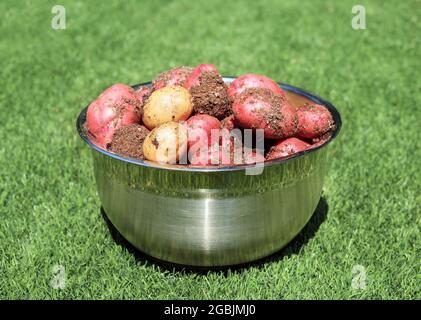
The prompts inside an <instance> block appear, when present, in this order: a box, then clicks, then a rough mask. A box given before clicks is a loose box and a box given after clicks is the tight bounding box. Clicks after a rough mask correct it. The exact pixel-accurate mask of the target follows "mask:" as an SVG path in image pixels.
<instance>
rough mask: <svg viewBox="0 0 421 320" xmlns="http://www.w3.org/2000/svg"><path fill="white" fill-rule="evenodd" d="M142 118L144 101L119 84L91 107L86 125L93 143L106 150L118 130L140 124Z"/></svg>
mask: <svg viewBox="0 0 421 320" xmlns="http://www.w3.org/2000/svg"><path fill="white" fill-rule="evenodd" d="M141 116H142V101H140V100H139V98H138V97H137V95H136V93H135V91H134V90H133V89H132V88H131V87H129V86H127V85H125V84H122V83H117V84H114V85H112V86H111V87H109V88H108V89H106V90H105V91H104V92H102V93H101V94H100V95H99V97H98V98H97V99H95V101H93V102H92V103H91V104H90V105H89V107H88V110H87V113H86V124H85V125H86V129H87V130H88V132H89V134H90V135H91V140H92V142H93V143H94V144H96V145H97V146H99V147H101V148H104V149H106V148H107V147H108V145H109V144H110V143H111V141H112V138H113V135H114V132H115V131H116V130H117V129H118V128H120V127H122V126H125V125H130V124H134V123H138V122H139V121H140V118H141Z"/></svg>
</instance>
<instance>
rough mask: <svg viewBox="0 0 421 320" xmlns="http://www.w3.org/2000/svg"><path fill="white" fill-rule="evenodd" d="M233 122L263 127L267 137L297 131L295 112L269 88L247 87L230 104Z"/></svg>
mask: <svg viewBox="0 0 421 320" xmlns="http://www.w3.org/2000/svg"><path fill="white" fill-rule="evenodd" d="M232 110H233V112H234V119H235V123H236V124H237V125H238V126H239V127H241V128H244V129H247V128H250V129H263V130H264V137H265V138H268V139H283V138H287V137H291V136H293V135H294V134H295V133H296V131H297V122H298V121H297V114H296V111H295V109H294V108H293V107H292V106H291V105H290V104H289V102H288V101H287V100H286V99H284V98H282V97H281V96H278V95H275V94H273V93H272V92H271V91H270V90H269V89H261V88H259V89H247V90H246V91H245V92H244V93H243V94H242V95H240V97H237V98H236V99H235V100H234V103H233V105H232Z"/></svg>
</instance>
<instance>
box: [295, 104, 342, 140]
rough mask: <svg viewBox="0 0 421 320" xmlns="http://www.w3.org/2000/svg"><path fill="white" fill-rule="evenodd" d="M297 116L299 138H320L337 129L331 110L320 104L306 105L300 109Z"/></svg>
mask: <svg viewBox="0 0 421 320" xmlns="http://www.w3.org/2000/svg"><path fill="white" fill-rule="evenodd" d="M297 116H298V128H297V137H300V138H304V139H315V138H319V137H321V136H323V135H324V134H326V133H327V132H329V131H331V130H332V129H334V127H335V123H334V121H333V118H332V115H331V113H330V112H329V110H328V109H327V108H326V107H324V106H322V105H319V104H315V103H313V104H304V105H302V106H300V107H298V109H297Z"/></svg>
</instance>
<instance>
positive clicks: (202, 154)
mask: <svg viewBox="0 0 421 320" xmlns="http://www.w3.org/2000/svg"><path fill="white" fill-rule="evenodd" d="M189 159H190V163H191V164H192V165H193V166H200V167H206V166H215V165H232V164H233V162H232V158H231V154H230V153H229V152H226V151H225V150H223V148H221V147H217V148H206V149H202V150H200V151H197V152H192V153H189Z"/></svg>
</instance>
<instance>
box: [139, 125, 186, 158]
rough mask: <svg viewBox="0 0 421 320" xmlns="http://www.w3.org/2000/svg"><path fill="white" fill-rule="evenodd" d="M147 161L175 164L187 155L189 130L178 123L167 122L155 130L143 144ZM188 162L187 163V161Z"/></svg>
mask: <svg viewBox="0 0 421 320" xmlns="http://www.w3.org/2000/svg"><path fill="white" fill-rule="evenodd" d="M143 154H144V156H145V158H146V159H147V160H151V161H156V162H160V163H170V164H174V163H176V162H177V161H178V160H180V159H185V158H186V154H187V129H186V128H185V127H184V126H183V125H181V124H179V123H177V122H167V123H164V124H162V125H160V126H159V127H156V128H155V129H153V130H152V131H151V132H150V133H149V134H148V135H147V136H146V138H145V141H144V142H143ZM186 162H187V161H186Z"/></svg>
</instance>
